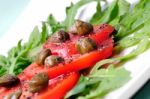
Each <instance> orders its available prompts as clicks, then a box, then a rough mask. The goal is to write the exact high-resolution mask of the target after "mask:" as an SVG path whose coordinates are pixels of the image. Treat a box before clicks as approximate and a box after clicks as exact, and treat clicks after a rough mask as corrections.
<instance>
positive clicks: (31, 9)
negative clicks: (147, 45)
mask: <svg viewBox="0 0 150 99" xmlns="http://www.w3.org/2000/svg"><path fill="white" fill-rule="evenodd" d="M77 1H78V0H31V1H30V3H29V4H28V6H27V7H26V8H25V10H24V11H23V13H22V14H21V15H20V16H19V17H18V19H17V21H16V22H15V24H13V25H12V27H11V28H10V29H9V30H8V32H7V33H5V35H3V36H2V37H1V38H0V54H6V52H7V51H8V49H9V48H11V47H12V46H14V45H16V44H17V42H18V41H19V40H20V39H23V41H24V42H25V41H27V39H28V37H29V34H30V33H31V31H32V29H33V27H34V26H35V25H39V23H40V21H42V20H46V18H47V16H48V15H49V14H50V13H52V14H53V15H54V16H55V17H56V19H58V20H59V21H62V20H63V19H64V18H65V8H66V6H69V5H70V2H74V3H75V2H77ZM111 1H112V0H109V2H111ZM128 1H129V2H131V3H135V2H136V1H137V0H128ZM95 4H96V3H91V4H90V5H87V6H85V7H82V8H81V10H80V11H82V10H83V9H85V8H86V10H85V12H84V13H83V14H84V16H82V15H79V14H78V15H77V17H79V16H80V18H81V19H82V20H86V19H87V18H89V17H90V15H92V13H94V11H95V7H93V6H95ZM81 16H82V17H81ZM129 51H130V50H127V51H126V52H129ZM149 59H150V50H148V51H146V52H145V53H143V54H141V55H140V56H138V57H137V58H136V59H134V60H132V61H129V62H127V63H126V64H125V65H124V66H125V68H126V69H127V70H129V71H130V72H131V76H132V79H131V80H130V81H129V82H128V83H127V84H125V85H124V86H123V87H121V88H119V89H117V90H115V91H113V92H111V93H110V94H108V95H107V96H106V97H105V99H128V98H130V97H131V96H132V95H133V94H134V93H135V92H136V91H137V90H138V89H139V88H140V87H141V86H142V85H143V84H144V83H145V82H146V81H147V80H148V78H150V72H149V71H150V64H149Z"/></svg>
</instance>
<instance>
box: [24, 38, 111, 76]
mask: <svg viewBox="0 0 150 99" xmlns="http://www.w3.org/2000/svg"><path fill="white" fill-rule="evenodd" d="M100 46H101V47H102V48H101V49H98V50H95V51H92V52H89V53H87V54H84V55H82V56H79V57H78V58H76V59H74V60H73V61H72V62H70V63H68V64H58V65H56V66H53V67H50V68H44V66H39V65H37V64H36V63H33V64H31V65H30V66H28V67H27V68H26V69H25V70H24V71H23V75H24V76H27V77H29V78H30V77H32V76H34V75H35V74H37V73H39V72H46V73H48V74H49V77H50V78H54V77H56V76H59V75H61V74H66V73H69V72H74V71H80V70H82V69H86V68H89V67H91V66H93V65H94V64H95V63H96V62H98V61H100V60H102V59H105V58H108V57H110V56H111V55H112V50H113V40H112V38H108V39H107V40H105V41H104V42H103V43H101V45H100ZM22 78H23V77H22ZM25 78H26V77H25Z"/></svg>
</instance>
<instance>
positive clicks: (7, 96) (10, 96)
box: [4, 90, 22, 99]
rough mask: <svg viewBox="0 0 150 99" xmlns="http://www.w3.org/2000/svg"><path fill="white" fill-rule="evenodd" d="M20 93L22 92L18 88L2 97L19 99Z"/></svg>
mask: <svg viewBox="0 0 150 99" xmlns="http://www.w3.org/2000/svg"><path fill="white" fill-rule="evenodd" d="M21 94H22V91H21V90H18V91H16V92H13V93H11V94H9V95H6V96H5V97H4V99H19V98H20V96H21Z"/></svg>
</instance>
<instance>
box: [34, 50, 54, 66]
mask: <svg viewBox="0 0 150 99" xmlns="http://www.w3.org/2000/svg"><path fill="white" fill-rule="evenodd" d="M49 55H51V50H50V49H43V50H42V51H41V52H40V53H39V54H38V55H37V58H36V63H37V64H39V65H44V61H45V58H46V57H48V56H49Z"/></svg>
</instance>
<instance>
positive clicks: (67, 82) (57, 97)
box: [34, 72, 80, 99]
mask: <svg viewBox="0 0 150 99" xmlns="http://www.w3.org/2000/svg"><path fill="white" fill-rule="evenodd" d="M79 77H80V75H79V73H77V72H73V73H71V74H69V75H68V76H67V77H66V78H65V79H63V80H62V81H60V82H59V84H57V85H56V86H55V87H54V88H52V89H51V88H50V89H48V90H46V91H44V92H43V93H41V94H39V95H38V96H37V97H35V98H34V99H62V98H63V97H64V96H65V94H66V93H67V92H68V91H69V90H71V89H72V88H73V87H74V86H75V85H76V83H77V82H78V80H79ZM52 81H53V80H52Z"/></svg>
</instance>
